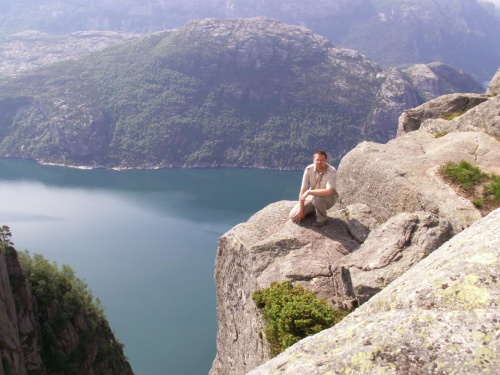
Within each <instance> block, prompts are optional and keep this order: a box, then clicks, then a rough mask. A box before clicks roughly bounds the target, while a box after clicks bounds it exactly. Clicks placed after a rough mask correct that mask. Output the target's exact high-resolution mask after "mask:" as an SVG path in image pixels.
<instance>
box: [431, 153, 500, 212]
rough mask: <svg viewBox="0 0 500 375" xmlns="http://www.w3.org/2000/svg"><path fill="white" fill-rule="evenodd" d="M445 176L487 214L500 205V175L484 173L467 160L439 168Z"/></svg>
mask: <svg viewBox="0 0 500 375" xmlns="http://www.w3.org/2000/svg"><path fill="white" fill-rule="evenodd" d="M439 173H440V174H441V176H443V178H444V179H445V180H446V181H447V182H448V183H449V184H451V185H452V186H454V187H455V188H456V189H457V190H458V191H459V193H460V194H461V195H463V196H465V197H466V198H468V199H469V200H470V201H471V202H472V204H474V206H475V207H476V208H477V209H479V210H480V211H481V213H482V214H483V215H486V214H488V213H490V212H491V211H493V210H494V209H496V208H498V207H500V176H498V175H496V174H494V173H492V174H488V173H484V172H483V171H481V169H480V168H479V167H477V166H474V165H472V164H470V163H468V162H466V161H461V162H460V163H459V164H457V163H453V162H449V163H447V164H446V165H444V166H443V167H441V169H440V170H439Z"/></svg>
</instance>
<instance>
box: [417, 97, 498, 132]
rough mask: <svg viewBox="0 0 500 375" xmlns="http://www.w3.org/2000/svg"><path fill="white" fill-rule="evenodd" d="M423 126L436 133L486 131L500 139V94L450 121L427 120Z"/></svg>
mask: <svg viewBox="0 0 500 375" xmlns="http://www.w3.org/2000/svg"><path fill="white" fill-rule="evenodd" d="M421 128H422V129H424V130H426V131H428V132H431V133H434V134H444V133H450V132H465V131H467V132H470V131H474V132H485V133H486V134H489V135H491V136H492V137H496V138H497V139H500V96H498V95H496V96H493V97H491V98H490V99H489V100H486V101H485V102H483V103H481V104H479V105H477V106H475V107H474V108H472V109H470V110H468V111H467V112H466V113H464V114H462V115H460V116H457V117H455V118H453V119H452V120H449V121H447V120H444V119H428V120H425V121H423V122H422V124H421Z"/></svg>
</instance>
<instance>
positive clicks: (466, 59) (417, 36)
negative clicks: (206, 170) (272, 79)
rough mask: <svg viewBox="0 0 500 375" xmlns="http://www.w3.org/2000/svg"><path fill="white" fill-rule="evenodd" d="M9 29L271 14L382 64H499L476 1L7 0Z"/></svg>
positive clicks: (491, 15)
mask: <svg viewBox="0 0 500 375" xmlns="http://www.w3.org/2000/svg"><path fill="white" fill-rule="evenodd" d="M0 7H1V8H0V10H1V12H0V14H1V15H0V23H1V25H2V29H3V31H4V32H8V33H13V32H19V31H25V30H28V29H35V30H40V31H43V32H49V33H70V32H75V31H81V30H95V29H98V30H108V31H124V32H133V33H150V32H154V31H159V30H165V29H171V28H179V27H182V26H184V25H185V24H186V23H187V22H188V21H190V20H192V19H200V18H208V17H216V18H221V19H227V18H234V17H244V18H249V17H257V16H266V17H272V18H275V19H278V20H280V21H283V22H286V23H290V24H295V25H300V26H306V27H308V28H310V29H312V30H313V31H314V32H316V33H318V34H321V35H323V36H325V37H327V38H328V39H330V40H331V41H333V42H334V43H336V44H339V45H341V46H343V47H347V48H352V49H355V50H358V51H360V52H361V53H362V54H364V55H366V56H368V57H369V58H370V59H372V60H373V61H376V62H377V63H379V64H381V65H382V66H384V67H386V68H387V67H390V66H402V65H410V64H415V63H431V62H434V61H441V62H443V63H446V64H448V65H451V66H456V67H458V68H460V69H462V70H465V71H467V72H469V73H472V74H474V76H475V77H476V78H477V79H478V80H480V81H486V80H489V79H490V78H491V76H492V75H493V74H494V72H495V70H496V69H497V67H498V66H499V65H500V41H499V38H498V35H499V34H500V18H499V16H498V13H497V10H496V9H495V7H494V6H493V4H491V3H490V2H488V1H477V0H460V1H455V0H441V1H428V0H411V1H404V2H402V1H398V0H355V1H347V0H326V1H304V0H287V1H284V0H272V1H271V0H247V1H237V0H224V1H215V0H207V1H199V0H186V1H182V2H180V1H177V0H151V1H148V2H142V1H138V0H128V1H126V2H124V1H122V0H108V1H90V2H89V1H85V2H84V1H83V0H74V1H72V2H70V3H68V2H59V1H55V0H43V1H34V0H24V1H15V2H14V1H4V2H3V3H2V4H1V5H0Z"/></svg>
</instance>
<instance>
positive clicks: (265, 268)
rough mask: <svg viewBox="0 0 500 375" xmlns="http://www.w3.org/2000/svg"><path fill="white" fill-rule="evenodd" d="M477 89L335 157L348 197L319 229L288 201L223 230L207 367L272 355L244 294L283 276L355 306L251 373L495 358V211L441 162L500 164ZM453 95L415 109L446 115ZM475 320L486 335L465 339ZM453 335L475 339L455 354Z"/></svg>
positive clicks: (498, 168) (458, 367)
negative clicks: (296, 214) (459, 106)
mask: <svg viewBox="0 0 500 375" xmlns="http://www.w3.org/2000/svg"><path fill="white" fill-rule="evenodd" d="M458 99H460V98H458ZM469 99H470V101H471V102H473V103H474V104H475V106H472V108H470V109H469V110H468V111H467V112H466V113H465V114H462V115H461V116H459V117H457V118H455V119H453V120H444V119H440V118H437V119H434V118H432V116H430V117H427V119H426V120H423V119H422V120H421V124H420V125H419V126H416V128H415V129H414V130H412V131H407V132H404V133H402V134H401V135H400V136H399V137H398V138H396V139H394V140H392V141H390V142H389V143H387V144H384V145H383V144H376V143H368V142H365V143H362V144H360V145H359V146H358V147H356V148H355V149H354V150H352V151H351V152H349V153H348V154H347V155H346V156H345V157H344V158H343V160H342V162H341V163H340V166H339V169H338V182H337V183H338V185H337V188H338V191H339V194H340V198H339V200H338V202H337V204H336V205H335V206H334V207H333V208H332V209H330V210H329V211H328V216H329V219H328V222H327V225H326V226H325V227H322V228H319V229H318V228H315V227H313V226H312V225H311V224H312V222H313V220H314V219H313V218H308V219H306V220H305V221H304V222H302V223H301V225H296V224H294V223H292V222H291V221H290V220H289V219H288V212H289V210H290V208H291V207H292V206H293V204H294V202H278V203H275V204H274V205H270V206H268V207H266V208H265V209H263V210H262V211H260V212H259V213H257V214H256V215H254V216H253V217H252V218H251V219H250V220H249V221H248V222H247V223H243V224H240V225H238V226H236V227H235V228H233V229H232V230H231V231H229V232H228V233H226V234H225V235H224V236H223V237H221V239H220V244H219V250H218V253H217V257H216V264H215V266H216V272H215V280H216V286H217V314H218V321H219V332H218V336H217V349H218V350H217V357H216V359H215V361H214V364H213V367H212V371H211V374H245V373H247V372H248V371H249V370H251V369H252V368H253V367H254V366H255V365H256V364H258V363H263V362H265V361H266V360H267V359H268V358H269V350H268V346H267V343H266V341H265V337H263V334H262V330H263V323H262V321H261V318H260V313H259V311H258V310H257V309H256V307H255V305H254V304H253V301H252V300H251V298H250V297H251V294H252V292H253V291H255V290H256V289H259V288H263V287H267V286H269V285H270V283H271V282H273V281H282V280H291V281H292V282H293V283H296V284H299V285H302V286H304V287H306V288H308V289H310V290H312V291H313V292H314V293H315V294H316V295H317V296H318V297H320V298H323V299H325V300H327V302H328V303H329V304H330V305H331V306H333V307H336V308H350V307H353V306H361V307H359V308H358V309H357V310H356V312H354V313H352V314H351V315H349V316H348V317H347V318H346V319H345V320H344V321H342V322H341V323H339V324H338V325H337V326H335V327H333V328H331V329H330V330H327V331H325V333H321V334H318V335H316V336H313V337H311V338H308V339H305V340H303V341H302V342H299V343H298V344H296V345H294V346H293V347H292V348H290V349H289V350H287V351H286V352H285V353H284V354H282V355H280V356H278V357H277V358H276V359H273V360H272V361H270V362H269V363H267V364H264V365H263V366H261V367H259V368H258V369H256V370H255V371H254V372H253V373H255V374H273V373H276V372H278V371H279V372H280V373H281V372H284V373H288V374H297V373H306V374H327V373H332V372H334V373H344V372H350V371H351V372H352V371H354V372H356V371H359V372H365V373H381V372H382V371H386V372H387V373H390V374H417V373H429V374H430V373H436V372H435V371H437V370H436V369H438V368H439V366H442V367H443V368H444V369H443V373H464V374H466V373H478V372H484V373H489V372H490V370H491V369H492V368H494V367H495V366H497V364H498V359H497V358H496V357H495V354H494V353H495V351H497V350H498V349H499V342H498V338H497V337H493V336H495V335H491V332H492V330H493V331H494V330H497V328H495V322H496V321H497V320H498V318H499V317H500V316H499V312H498V306H497V303H496V298H497V297H496V295H497V294H498V293H499V291H498V285H499V284H498V279H499V277H500V270H499V269H498V262H497V258H498V256H499V255H500V253H498V250H499V246H498V244H499V241H500V237H499V235H498V233H500V231H499V229H500V228H499V227H498V226H499V225H500V224H499V223H500V222H499V217H500V210H496V211H494V212H493V213H491V214H490V215H489V216H487V217H486V218H484V219H482V215H483V214H484V213H482V212H481V211H479V210H478V209H477V208H476V207H475V206H474V205H473V204H472V202H471V201H470V200H468V199H467V198H465V197H463V196H462V195H461V193H460V191H457V190H455V189H454V188H453V187H452V186H450V185H449V184H448V183H447V182H446V181H445V180H443V178H442V177H441V176H440V175H439V174H438V173H437V170H438V169H439V167H440V166H442V165H444V164H446V163H447V162H449V161H453V162H460V161H461V160H464V159H465V160H467V161H469V162H471V163H472V164H474V165H478V166H480V168H481V169H482V170H484V171H487V172H490V173H491V172H494V173H497V174H498V173H500V141H499V138H498V121H499V120H500V115H499V114H498V108H500V106H499V103H498V96H479V97H478V96H475V95H470V97H468V98H467V100H466V101H468V100H469ZM457 102H460V100H458V101H457V97H456V96H455V95H452V96H445V97H442V98H439V99H438V104H439V105H436V106H432V105H427V106H425V107H423V109H422V108H420V109H415V110H414V111H415V113H420V112H422V113H428V112H427V111H429V110H430V109H432V110H433V111H434V110H435V113H434V112H433V113H434V114H435V115H436V113H440V114H442V113H443V108H446V109H445V110H444V112H447V111H448V109H449V108H454V105H455V104H456V103H457ZM446 103H447V104H446ZM454 103H455V104H454ZM440 109H441V110H440ZM440 111H441V112H440ZM440 114H437V115H436V116H435V117H439V115H440ZM416 117H418V116H416ZM423 117H425V116H423V115H422V118H423ZM402 118H404V117H403V116H402ZM415 121H417V120H415ZM417 122H418V121H417ZM436 122H437V123H438V125H439V129H436V128H437V125H436ZM443 122H446V123H445V124H443ZM433 124H434V125H433ZM403 127H404V126H403ZM442 129H446V132H447V133H441V131H442ZM438 130H439V132H438ZM436 134H438V136H437V137H436ZM443 134H444V135H443ZM297 184H298V185H299V181H298V182H297ZM298 185H297V186H298ZM467 228H469V229H467ZM486 229H487V230H486ZM458 233H460V234H459V235H458ZM454 236H455V237H454ZM450 238H451V240H450ZM482 241H484V246H481V243H482ZM436 249H439V250H436ZM402 275H403V276H402ZM424 280H425V282H423V281H424ZM422 282H423V283H422ZM476 309H484V314H483V310H481V313H476V312H474V310H476ZM476 311H477V310H476ZM412 322H413V323H412ZM481 327H482V328H481ZM478 329H480V332H481V335H482V336H481V338H479V336H478V337H477V338H475V339H473V340H470V337H469V333H468V332H476V331H477V330H478ZM416 332H421V333H422V335H417V334H416ZM422 340H423V341H422ZM458 342H467V345H463V346H460V348H456V356H454V357H453V358H454V359H453V360H449V359H448V358H447V356H448V355H449V353H450V351H451V350H453V349H452V347H454V346H455V345H456V344H457V343H458ZM422 348H424V349H422ZM483 349H484V353H483V352H482V350H483ZM412 353H413V354H412ZM469 355H472V356H473V357H474V358H477V361H476V360H474V361H469V360H468V358H469ZM490 363H494V365H490ZM436 366H437V367H436ZM437 373H439V372H437Z"/></svg>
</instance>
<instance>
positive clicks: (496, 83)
mask: <svg viewBox="0 0 500 375" xmlns="http://www.w3.org/2000/svg"><path fill="white" fill-rule="evenodd" d="M486 94H487V95H498V94H500V69H498V71H497V72H496V74H495V75H494V76H493V78H492V80H491V82H490V85H489V86H488V91H486Z"/></svg>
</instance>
